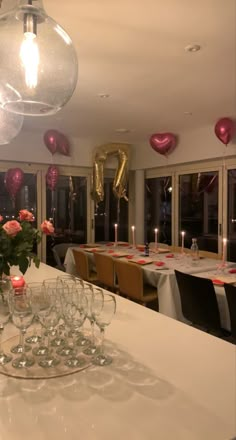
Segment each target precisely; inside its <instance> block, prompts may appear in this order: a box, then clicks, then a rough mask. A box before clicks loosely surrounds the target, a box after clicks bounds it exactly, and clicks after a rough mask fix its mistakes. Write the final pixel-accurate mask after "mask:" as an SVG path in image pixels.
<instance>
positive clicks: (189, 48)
mask: <svg viewBox="0 0 236 440" xmlns="http://www.w3.org/2000/svg"><path fill="white" fill-rule="evenodd" d="M184 50H185V51H186V52H198V51H199V50H201V46H200V44H188V46H186V47H185V48H184Z"/></svg>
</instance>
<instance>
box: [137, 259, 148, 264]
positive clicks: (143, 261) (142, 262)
mask: <svg viewBox="0 0 236 440" xmlns="http://www.w3.org/2000/svg"><path fill="white" fill-rule="evenodd" d="M136 263H139V264H145V263H146V261H145V260H137V261H136Z"/></svg>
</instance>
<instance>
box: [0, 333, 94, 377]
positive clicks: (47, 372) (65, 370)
mask: <svg viewBox="0 0 236 440" xmlns="http://www.w3.org/2000/svg"><path fill="white" fill-rule="evenodd" d="M18 342H19V335H17V336H13V337H12V338H10V339H7V340H6V341H4V342H3V344H2V348H3V351H4V352H5V353H11V348H12V347H13V346H14V345H17V344H18ZM27 345H28V344H27ZM34 347H35V344H32V348H34ZM27 354H28V355H30V356H32V357H33V358H34V360H35V364H34V365H33V366H32V367H30V368H22V369H16V368H14V367H13V366H12V361H11V362H8V364H6V365H3V366H2V365H1V366H0V374H4V375H6V376H10V377H15V378H17V379H53V378H55V377H60V376H68V375H70V374H74V373H77V372H79V371H83V370H85V369H86V368H88V367H89V366H90V365H91V358H90V357H88V356H86V355H85V354H83V353H81V354H79V356H81V357H83V359H84V360H85V362H86V363H85V364H84V365H83V366H82V367H75V368H70V367H67V366H66V365H65V364H64V362H65V360H66V358H64V357H62V356H61V357H60V356H58V358H59V359H60V360H61V362H60V364H59V365H57V366H56V367H52V368H42V367H40V365H38V362H39V361H40V359H41V357H40V356H34V355H33V354H32V353H31V352H27ZM11 355H12V360H14V359H15V358H16V357H19V356H20V355H19V354H18V355H14V354H12V353H11Z"/></svg>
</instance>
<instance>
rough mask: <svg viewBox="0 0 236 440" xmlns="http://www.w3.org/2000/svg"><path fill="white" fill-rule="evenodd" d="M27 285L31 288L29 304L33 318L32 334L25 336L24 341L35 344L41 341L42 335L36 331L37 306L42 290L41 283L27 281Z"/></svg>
mask: <svg viewBox="0 0 236 440" xmlns="http://www.w3.org/2000/svg"><path fill="white" fill-rule="evenodd" d="M27 287H29V289H30V290H31V304H32V308H33V311H34V320H33V324H34V325H33V334H32V335H31V336H29V337H28V338H26V342H28V343H29V344H37V343H39V342H41V339H42V336H39V335H38V333H37V327H36V323H37V322H38V321H39V319H38V315H37V312H38V307H39V297H40V295H41V292H42V288H43V285H42V283H40V282H32V283H27Z"/></svg>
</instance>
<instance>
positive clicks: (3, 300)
mask: <svg viewBox="0 0 236 440" xmlns="http://www.w3.org/2000/svg"><path fill="white" fill-rule="evenodd" d="M10 288H11V281H10V279H9V278H2V279H1V280H0V365H5V364H7V363H8V362H10V361H11V360H12V356H10V355H8V354H6V353H4V352H3V350H2V335H3V331H4V327H5V325H6V324H7V323H8V322H9V319H10V311H9V306H8V293H9V290H10Z"/></svg>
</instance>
